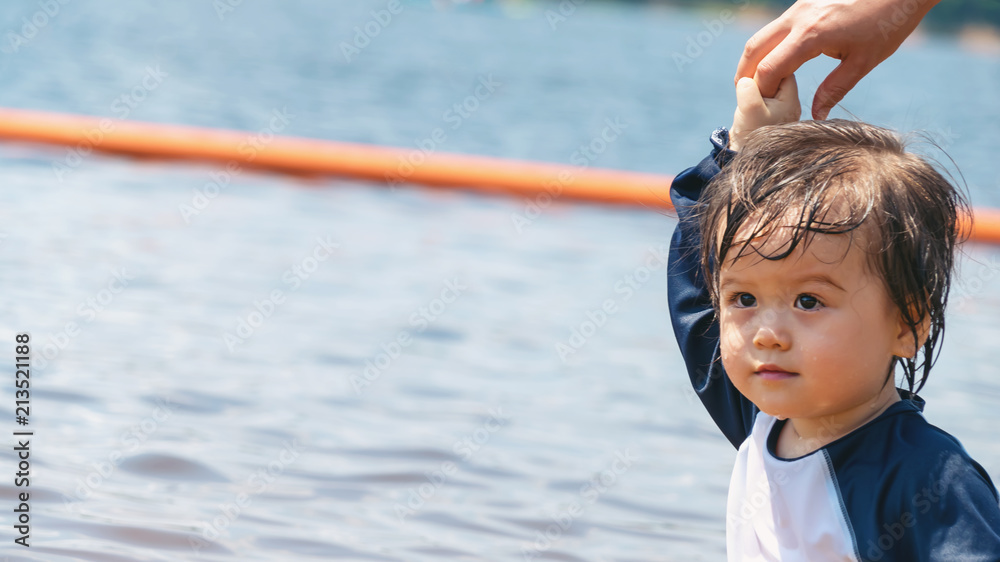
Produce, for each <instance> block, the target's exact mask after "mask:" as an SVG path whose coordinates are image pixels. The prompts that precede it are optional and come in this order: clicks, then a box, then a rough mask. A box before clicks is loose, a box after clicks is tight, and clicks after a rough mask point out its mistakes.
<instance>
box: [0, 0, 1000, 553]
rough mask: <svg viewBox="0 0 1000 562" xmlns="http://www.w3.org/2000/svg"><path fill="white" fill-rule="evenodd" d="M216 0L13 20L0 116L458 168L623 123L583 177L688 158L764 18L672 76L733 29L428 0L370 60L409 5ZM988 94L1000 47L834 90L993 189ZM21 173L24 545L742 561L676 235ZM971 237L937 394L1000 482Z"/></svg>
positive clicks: (663, 225) (996, 310)
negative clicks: (29, 370)
mask: <svg viewBox="0 0 1000 562" xmlns="http://www.w3.org/2000/svg"><path fill="white" fill-rule="evenodd" d="M233 3H235V2H233ZM221 4H222V3H221V2H215V3H214V4H213V3H212V2H195V1H193V0H186V1H179V2H172V3H170V4H169V7H162V6H159V5H156V4H154V3H151V2H133V3H129V4H128V5H125V4H123V3H118V2H111V1H108V0H104V1H95V2H86V3H68V4H66V5H63V6H61V8H60V12H59V13H58V14H57V15H55V16H53V17H51V18H45V20H46V24H45V25H44V26H41V27H40V28H39V29H37V30H36V32H35V33H34V34H32V37H30V38H29V37H27V34H25V35H24V36H23V38H22V39H23V41H22V42H20V43H17V44H12V43H11V41H12V40H11V34H10V33H5V34H4V37H5V38H4V39H3V42H2V46H4V47H6V51H5V52H4V53H3V57H2V70H3V72H2V73H0V105H3V106H13V107H24V108H35V109H45V110H55V111H71V112H80V113H87V114H92V115H102V116H108V117H112V118H116V119H117V118H124V117H127V118H130V119H141V120H151V121H163V122H176V123H188V124H195V125H204V126H213V127H225V128H234V129H242V130H246V131H248V135H253V134H254V132H260V131H262V130H263V129H264V128H266V127H268V126H271V125H273V124H275V123H279V124H280V128H281V129H282V130H281V132H282V133H283V134H293V135H300V136H312V137H320V138H330V139H338V140H349V141H361V142H371V143H378V144H388V145H396V146H409V147H415V146H416V145H417V143H419V142H420V141H421V140H423V139H426V138H428V137H429V136H430V135H432V134H433V131H434V130H435V129H437V128H441V129H442V130H443V131H444V132H445V134H446V137H447V138H446V139H445V140H444V141H443V142H441V143H439V146H435V147H434V148H435V150H441V151H449V152H467V153H478V154H489V155H497V156H503V157H514V158H531V159H537V160H547V161H553V162H562V163H569V162H570V161H571V159H572V158H573V153H574V152H575V151H577V150H578V148H579V146H580V145H582V144H589V143H590V141H591V139H593V138H594V137H595V136H597V135H599V134H600V133H601V130H602V129H603V128H604V127H605V126H606V122H607V120H611V121H612V122H613V121H615V120H616V119H617V120H618V122H619V123H620V124H621V126H623V127H624V130H623V132H622V134H621V136H620V138H619V139H618V140H616V141H615V142H613V143H611V144H610V145H609V146H608V147H607V148H606V150H605V151H604V152H602V153H600V154H595V155H593V159H592V161H591V162H590V163H591V164H593V165H595V166H604V167H615V168H624V169H634V170H642V171H650V172H659V173H665V174H670V173H676V172H677V171H679V170H680V169H682V168H683V167H685V166H688V165H690V164H693V163H694V162H696V161H697V159H699V158H700V157H701V156H702V155H703V154H705V153H706V152H707V149H708V142H707V134H708V132H710V131H711V129H712V128H714V127H715V126H717V125H720V124H727V123H728V121H729V119H730V115H731V112H732V104H733V99H732V98H733V96H732V95H731V92H730V88H731V78H732V73H733V70H734V67H735V60H736V59H735V57H736V56H737V55H738V53H739V50H740V48H741V46H742V44H743V42H744V41H745V40H746V38H747V37H748V36H749V35H750V34H751V33H752V32H753V30H754V29H755V28H756V27H757V26H759V25H760V23H761V22H760V20H753V19H747V20H745V21H744V22H743V23H735V24H726V25H725V26H724V28H723V30H722V32H721V33H720V34H719V35H718V37H713V38H712V40H711V42H710V43H709V44H708V45H707V46H704V47H703V48H702V52H701V53H700V54H698V56H696V57H694V58H692V60H691V63H690V64H680V65H679V64H678V61H679V60H680V59H678V58H677V57H676V56H675V54H683V53H684V52H685V50H686V49H687V47H688V46H689V42H688V38H697V37H698V34H699V33H702V32H704V31H705V30H706V26H710V25H711V21H712V19H713V18H716V17H718V16H719V15H720V14H716V13H712V12H706V13H699V14H689V13H681V12H675V11H669V10H666V9H658V10H652V9H647V8H638V7H617V6H610V5H605V4H601V3H587V4H583V5H581V6H580V7H579V8H578V9H577V11H576V12H575V13H573V14H571V15H570V16H569V17H567V18H566V19H565V21H557V20H551V18H548V17H547V15H546V10H549V9H552V8H553V7H554V5H548V4H541V5H534V4H528V3H513V2H512V3H487V4H468V5H460V6H458V5H456V6H450V7H449V3H448V2H441V3H438V4H437V9H435V8H434V7H432V6H431V5H429V4H425V3H417V2H409V3H403V4H401V6H402V7H403V9H402V11H401V13H399V14H397V15H395V16H394V17H393V19H392V21H391V22H390V23H388V25H386V26H385V27H384V28H382V29H380V30H379V33H378V36H377V37H375V38H374V39H373V40H371V42H370V44H368V45H366V46H364V48H363V49H359V52H357V53H354V52H351V53H348V54H349V55H350V59H351V60H350V61H348V60H347V58H348V57H347V56H345V50H344V48H343V45H342V44H343V43H344V42H354V41H355V35H356V33H357V32H356V30H355V26H358V27H359V28H361V29H363V28H364V26H366V25H367V24H369V23H370V21H371V20H372V17H373V16H372V15H371V11H372V10H381V9H383V8H384V7H385V6H386V4H385V3H383V2H351V3H349V5H348V3H346V2H343V3H326V2H318V1H311V2H310V1H305V0H298V1H292V2H281V3H279V2H276V1H273V0H272V1H266V2H265V1H253V2H251V1H246V2H243V3H241V4H240V5H238V6H236V7H235V8H234V9H233V10H232V11H231V12H225V13H223V14H222V17H221V19H220V16H219V15H218V14H217V8H216V7H215V6H217V5H221ZM226 5H228V4H226ZM38 9H39V7H38V5H35V4H31V3H25V4H23V7H15V6H6V5H5V6H4V8H3V9H2V10H3V15H2V17H0V30H11V33H18V34H20V33H22V31H23V29H22V28H23V26H24V21H25V20H24V19H23V18H28V19H29V20H30V19H31V18H33V17H36V15H35V14H36V13H37V10H38ZM738 9H739V8H738V6H734V10H737V11H738ZM550 20H551V23H550ZM39 21H41V18H39ZM706 22H708V23H707V24H706ZM553 24H554V29H553ZM28 31H30V30H28ZM703 37H704V36H703ZM362 42H363V41H362ZM12 45H13V48H12ZM685 56H686V55H685ZM831 67H832V65H831V64H829V63H828V62H817V63H814V64H811V65H809V66H808V67H807V68H806V69H805V70H804V71H803V72H802V73H801V74H800V77H799V83H800V86H801V88H802V90H803V98H804V99H806V98H807V96H810V95H811V93H812V91H813V90H814V89H815V86H816V84H818V82H819V81H820V80H821V78H822V76H823V75H824V74H825V72H826V71H828V70H829V69H830V68H831ZM144 80H145V81H146V85H145V86H143V81H144ZM483 80H486V81H492V82H494V83H497V84H498V85H497V86H496V87H494V88H493V90H494V91H493V92H492V93H490V94H489V95H486V96H483V99H480V100H477V103H476V104H474V106H475V109H474V110H473V111H467V112H465V114H464V116H463V117H461V119H456V118H455V113H452V114H448V113H446V111H447V110H449V109H450V108H453V106H454V104H456V103H466V101H467V99H468V96H470V95H474V93H475V90H476V87H477V85H478V84H480V83H482V81H483ZM958 84H968V85H969V87H968V88H966V87H961V88H959V86H957V85H958ZM998 86H1000V63H998V59H997V58H993V57H991V56H988V55H981V54H976V53H973V52H969V51H965V50H963V49H962V48H960V47H959V46H957V45H956V44H954V43H952V42H950V41H948V40H941V39H936V38H924V39H922V40H918V41H915V42H913V43H912V44H908V45H907V46H905V47H904V48H903V49H901V50H900V52H899V53H898V54H897V55H896V56H894V58H893V59H891V60H890V61H889V62H887V63H886V64H885V65H883V67H881V68H879V69H878V70H877V71H876V72H875V73H873V75H872V76H870V77H869V78H868V79H866V80H865V82H863V83H862V85H861V86H859V88H858V89H857V90H856V91H855V92H854V93H852V95H851V96H850V97H849V98H848V100H847V101H846V102H845V107H846V109H847V110H849V111H851V112H852V113H854V114H856V115H857V116H858V117H860V118H863V119H865V120H868V121H873V122H876V123H882V124H887V125H891V126H895V127H900V128H903V129H907V130H909V129H924V130H926V131H928V132H929V133H930V134H931V136H932V137H933V138H934V139H935V140H937V142H938V143H939V144H941V145H942V146H944V147H945V148H946V149H947V151H948V152H949V153H950V154H952V156H953V157H954V158H955V160H956V162H957V163H958V165H959V167H960V168H961V169H962V171H963V173H964V176H965V180H966V181H967V183H968V185H969V190H970V192H971V195H972V198H973V200H974V203H976V204H977V205H984V206H988V205H992V206H1000V195H998V191H1000V187H998V182H997V174H996V171H995V169H994V167H993V165H992V164H993V163H992V151H993V147H994V146H995V143H996V139H997V136H996V131H997V125H998V117H1000V107H998V106H997V105H996V103H995V92H996V91H997V90H998V89H1000V88H998ZM137 88H138V89H137ZM959 92H961V93H959ZM123 95H124V96H129V98H128V99H123V98H122V97H121V96H123ZM139 98H141V99H139ZM276 111H277V112H279V113H282V114H283V115H285V120H286V121H287V124H285V123H284V122H283V121H272V116H273V115H274V114H275V112H276ZM456 121H458V123H457V126H456ZM265 136H266V135H265ZM0 182H2V186H3V188H2V189H0V217H2V222H0V232H2V234H3V237H2V242H0V287H2V289H3V292H4V298H3V299H2V301H0V302H2V303H3V306H4V310H3V315H2V317H3V319H4V320H3V322H2V323H0V333H2V339H3V341H6V342H11V343H9V345H10V348H9V349H11V352H10V353H8V354H7V355H6V357H8V358H10V357H11V356H12V353H13V343H12V342H13V336H14V334H15V333H16V332H20V331H30V332H31V334H32V337H33V340H34V346H35V350H36V352H40V353H37V354H36V357H35V362H36V365H35V370H34V375H35V376H34V377H33V378H32V391H33V394H32V404H31V406H32V410H31V413H32V415H31V426H30V427H31V428H32V429H34V430H35V432H36V434H35V436H34V437H33V438H32V442H31V455H32V456H31V463H32V464H31V470H32V480H31V488H30V490H31V501H32V503H31V510H32V512H31V515H32V519H31V524H32V526H31V531H32V534H31V543H32V547H31V548H30V550H29V549H23V548H20V547H16V548H15V547H14V546H11V545H12V542H11V541H12V539H13V536H12V532H11V525H10V520H11V517H10V513H11V511H10V510H11V509H12V507H13V505H14V497H15V494H16V492H17V491H18V490H17V489H16V488H15V487H13V485H12V478H11V476H12V473H13V472H14V469H13V467H14V463H15V457H14V453H13V451H12V447H10V446H7V447H4V448H3V452H2V453H0V458H2V459H3V460H2V463H0V466H3V467H6V468H4V469H3V470H4V471H7V475H6V476H5V477H4V478H3V483H2V484H0V502H2V503H3V504H4V506H5V507H4V508H3V509H4V510H5V511H6V512H7V513H8V515H7V516H6V517H4V518H3V521H5V522H6V523H4V525H3V528H4V529H5V531H3V533H4V534H3V536H4V537H6V538H4V539H3V540H4V543H3V544H4V546H2V547H0V552H3V553H4V554H5V555H6V556H7V557H8V559H9V560H109V561H110V560H115V561H117V560H312V559H316V560H319V559H345V560H442V559H459V560H513V559H526V558H532V559H540V560H543V559H552V560H602V561H610V560H618V561H624V560H720V559H722V558H723V556H724V509H725V495H726V488H727V485H728V480H729V471H730V469H731V463H732V460H733V451H732V449H731V447H730V446H729V445H728V443H727V442H726V441H725V440H724V439H723V438H722V437H721V435H720V434H719V433H718V432H717V431H716V429H715V428H714V426H713V424H712V422H711V421H710V420H709V418H708V416H707V414H705V413H704V411H703V410H702V408H701V406H700V405H699V404H698V403H697V402H696V400H695V399H694V398H693V396H692V394H691V392H690V391H688V390H687V386H686V383H685V380H684V375H683V372H682V369H681V365H682V364H681V360H680V357H679V356H678V353H677V351H676V350H675V346H674V343H673V337H672V334H671V333H670V328H669V325H668V319H667V310H666V304H665V274H664V271H663V269H662V266H661V265H660V262H659V261H658V257H659V256H660V255H661V253H662V252H663V251H664V248H665V244H666V243H667V241H668V238H669V235H670V232H671V230H672V228H673V222H672V220H671V219H670V218H669V217H666V216H663V215H661V214H657V213H655V212H646V211H642V210H629V209H608V208H598V207H594V206H588V205H569V204H562V203H560V202H556V203H555V204H553V205H551V206H549V207H547V208H545V209H544V210H543V212H541V213H540V214H536V213H534V212H533V211H534V210H533V209H529V208H527V207H526V204H525V202H523V201H519V200H515V199H496V198H484V197H480V196H475V195H469V194H462V193H449V192H443V191H436V190H430V189H423V188H405V189H404V188H400V189H396V190H388V189H385V188H383V187H381V186H374V185H368V184H363V183H357V182H353V181H345V180H338V179H315V178H290V177H285V176H275V175H269V174H260V173H250V172H242V173H236V174H229V175H228V176H227V175H226V174H225V173H224V169H223V168H220V167H218V166H211V165H199V164H182V163H164V162H156V161H134V160H123V159H113V158H109V157H105V156H98V155H85V156H84V157H83V158H81V159H80V160H75V159H74V158H73V155H69V154H68V153H67V151H66V149H61V148H51V147H41V146H27V145H18V144H9V143H8V144H3V145H0ZM212 182H215V183H217V184H220V185H223V187H222V188H221V189H220V190H219V193H218V194H216V192H215V191H214V190H213V188H211V187H210V188H208V190H207V191H206V187H205V186H206V184H210V183H212ZM664 188H666V186H664ZM198 193H201V194H202V195H204V194H206V193H209V194H210V195H212V196H211V197H208V196H206V197H205V198H204V199H203V200H200V199H198ZM192 209H194V210H197V212H194V213H193V212H192ZM513 215H519V216H524V217H532V218H529V219H528V222H527V224H524V223H521V224H520V228H518V226H517V225H516V224H515V222H514V221H513V220H512V216H513ZM967 251H968V254H969V257H968V258H967V259H965V260H964V264H963V281H962V283H961V284H960V285H959V287H958V288H957V289H956V293H955V296H954V298H953V306H952V309H951V316H950V322H951V324H950V328H949V332H948V338H947V342H946V344H945V349H944V354H943V355H942V358H941V360H940V362H939V365H938V367H937V368H936V370H935V373H934V376H932V378H931V380H930V383H929V385H928V387H927V389H926V390H925V391H924V392H923V394H924V396H925V398H926V399H927V401H928V404H929V405H928V408H927V415H928V417H929V418H930V419H931V421H932V422H934V423H936V424H938V425H941V426H942V427H944V428H946V429H947V430H949V431H950V432H952V433H953V434H955V435H956V436H958V437H959V438H960V439H961V440H962V441H963V443H964V444H965V446H966V448H967V449H968V450H969V451H970V453H971V454H972V455H973V456H974V457H976V458H977V459H978V460H979V461H980V462H982V464H983V465H984V466H985V467H986V468H987V470H988V471H989V472H990V473H991V474H992V475H994V477H997V476H1000V445H998V442H997V440H996V438H995V428H996V427H997V425H998V424H1000V413H998V412H1000V409H998V408H997V407H996V405H997V404H998V403H1000V383H998V382H997V374H998V370H997V367H996V362H995V358H994V357H993V356H992V355H993V354H992V353H991V352H992V351H994V350H995V348H996V342H997V341H998V338H1000V323H998V320H997V319H998V317H1000V299H998V297H997V294H998V293H997V290H998V288H1000V281H998V278H1000V276H998V275H997V273H998V272H1000V252H998V250H997V249H996V248H990V247H981V246H980V247H977V246H969V248H968V250H967ZM592 328H593V329H592ZM2 388H3V390H2V397H3V400H4V401H5V404H7V405H8V406H5V407H9V405H11V404H12V401H13V393H12V384H10V382H9V379H8V382H6V383H4V384H3V385H2ZM8 411H9V410H8ZM7 427H15V426H14V424H13V422H10V425H8V426H7Z"/></svg>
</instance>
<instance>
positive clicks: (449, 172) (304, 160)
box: [0, 108, 1000, 244]
mask: <svg viewBox="0 0 1000 562" xmlns="http://www.w3.org/2000/svg"><path fill="white" fill-rule="evenodd" d="M0 138H3V139H8V140H16V141H27V142H39V143H47V144H56V145H64V146H68V147H70V151H71V152H72V151H75V152H76V153H77V154H78V155H81V154H82V155H85V154H89V153H90V151H91V150H98V151H101V152H109V153H117V154H125V155H130V156H138V157H145V158H168V159H189V160H203V161H214V162H223V163H226V164H228V163H230V162H236V163H238V164H240V165H243V166H249V167H254V168H260V169H267V170H275V171H279V172H287V173H292V174H306V175H333V176H348V177H354V178H360V179H366V180H374V181H378V182H388V183H392V184H395V183H419V184H424V185H431V186H440V187H453V188H461V189H466V190H473V191H482V192H490V193H514V194H519V195H523V196H528V197H534V198H535V199H536V200H538V202H539V203H543V204H544V203H547V202H548V199H547V198H551V199H556V198H559V199H567V200H578V201H593V202H598V203H611V204H620V205H635V206H643V207H649V208H658V209H671V208H672V206H671V204H670V200H669V194H668V188H669V186H670V181H671V179H672V178H671V177H669V176H663V175H658V174H644V173H639V172H627V171H620V170H608V169H598V168H582V167H577V166H568V165H566V166H562V165H558V164H543V163H535V162H525V161H518V160H505V159H501V158H489V157H485V156H466V155H459V154H443V153H438V152H430V153H428V152H425V151H422V150H420V149H403V148H388V147H381V146H373V145H364V144H356V143H345V142H336V141H327V140H319V139H306V138H295V137H282V136H277V135H273V134H271V133H270V132H269V133H268V134H267V135H265V134H264V133H252V132H246V131H226V130H218V129H207V128H201V127H189V126H181V125H166V124H159V123H143V122H138V121H123V120H118V119H112V118H107V117H104V118H101V117H89V116H82V115H68V114H61V113H49V112H41V111H30V110H22V109H2V108H0ZM61 165H62V166H66V164H63V163H61V162H59V161H56V162H54V163H53V167H54V168H58V166H61ZM964 227H965V228H966V229H968V228H969V225H968V224H966V225H964ZM969 232H970V239H972V240H976V241H980V242H989V243H994V244H1000V210H996V209H976V210H975V220H974V223H973V225H972V228H971V230H969Z"/></svg>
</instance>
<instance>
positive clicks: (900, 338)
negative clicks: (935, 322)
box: [892, 314, 931, 357]
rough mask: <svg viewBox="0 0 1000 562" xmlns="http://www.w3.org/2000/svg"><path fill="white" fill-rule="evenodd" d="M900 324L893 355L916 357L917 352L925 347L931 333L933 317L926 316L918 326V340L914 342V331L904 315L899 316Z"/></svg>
mask: <svg viewBox="0 0 1000 562" xmlns="http://www.w3.org/2000/svg"><path fill="white" fill-rule="evenodd" d="M898 319H899V322H898V326H897V331H896V339H895V341H894V342H893V349H892V354H893V355H895V356H896V357H916V355H917V351H919V350H920V348H921V347H923V346H924V342H926V341H927V335H928V334H929V333H930V331H931V316H930V314H925V315H924V319H923V320H921V321H920V324H918V325H917V340H916V341H913V330H912V329H911V328H910V325H909V324H907V323H906V321H905V320H904V319H903V315H902V314H900V315H899V316H898Z"/></svg>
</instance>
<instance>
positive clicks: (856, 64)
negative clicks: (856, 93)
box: [812, 57, 875, 119]
mask: <svg viewBox="0 0 1000 562" xmlns="http://www.w3.org/2000/svg"><path fill="white" fill-rule="evenodd" d="M872 68H875V66H874V65H869V64H868V63H867V62H863V61H861V60H860V59H855V58H851V57H848V58H845V59H844V60H842V61H841V62H840V64H839V65H837V68H834V69H833V72H831V73H830V75H829V76H827V77H826V79H825V80H823V83H822V84H820V85H819V88H817V89H816V96H815V97H813V104H812V114H813V119H826V118H827V116H828V115H830V110H831V109H833V106H835V105H837V104H838V103H840V100H842V99H844V96H846V95H847V93H848V92H850V91H851V88H854V86H855V85H857V83H858V82H859V81H861V79H862V78H864V77H865V76H866V75H867V74H868V73H869V72H871V70H872Z"/></svg>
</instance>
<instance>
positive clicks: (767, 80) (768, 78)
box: [754, 35, 821, 98]
mask: <svg viewBox="0 0 1000 562" xmlns="http://www.w3.org/2000/svg"><path fill="white" fill-rule="evenodd" d="M820 54H821V51H819V50H816V49H814V48H810V47H809V46H808V45H807V44H806V43H805V42H803V41H801V40H799V39H798V37H797V36H792V35H789V36H788V37H786V38H785V40H784V41H782V42H781V44H779V45H778V46H776V47H775V48H774V49H773V50H772V51H771V52H770V53H768V54H767V56H765V57H764V58H763V59H761V61H760V63H759V64H758V65H757V73H756V74H755V75H754V80H756V81H757V87H759V88H760V91H761V93H762V94H763V95H764V97H766V98H773V97H774V96H775V95H777V93H778V85H779V84H781V81H782V80H783V79H785V78H786V77H788V76H791V75H792V74H794V73H795V71H796V70H798V69H799V67H800V66H802V65H803V64H804V63H805V62H806V61H809V60H811V59H814V58H816V57H818V56H819V55H820Z"/></svg>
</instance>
